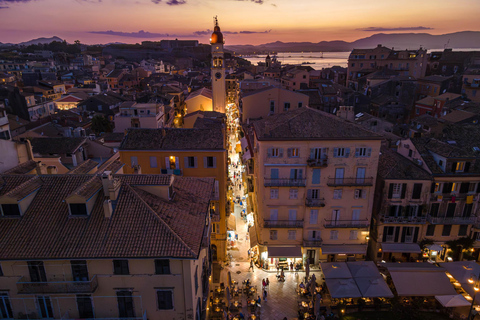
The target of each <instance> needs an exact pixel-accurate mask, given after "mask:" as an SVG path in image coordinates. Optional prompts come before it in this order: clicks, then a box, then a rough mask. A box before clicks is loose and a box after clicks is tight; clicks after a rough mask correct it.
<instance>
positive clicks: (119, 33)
mask: <svg viewBox="0 0 480 320" xmlns="http://www.w3.org/2000/svg"><path fill="white" fill-rule="evenodd" d="M88 33H95V34H106V35H110V36H119V37H130V38H163V37H178V35H174V34H168V33H155V32H148V31H143V30H140V31H138V32H122V31H113V30H107V31H89V32H88Z"/></svg>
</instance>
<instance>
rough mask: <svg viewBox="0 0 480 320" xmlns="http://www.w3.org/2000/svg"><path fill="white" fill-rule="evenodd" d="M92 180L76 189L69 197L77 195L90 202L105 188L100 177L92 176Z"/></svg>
mask: <svg viewBox="0 0 480 320" xmlns="http://www.w3.org/2000/svg"><path fill="white" fill-rule="evenodd" d="M90 178H91V179H90V180H88V181H87V182H85V183H84V184H82V185H81V186H80V187H78V188H77V189H75V190H74V191H73V192H72V193H71V194H70V195H69V196H73V195H77V196H80V197H82V198H85V199H87V200H88V199H90V198H91V197H92V196H93V195H94V194H96V193H97V192H98V191H100V189H101V188H103V185H102V180H101V178H100V176H98V175H96V176H93V177H92V176H90Z"/></svg>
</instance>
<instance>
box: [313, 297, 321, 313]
mask: <svg viewBox="0 0 480 320" xmlns="http://www.w3.org/2000/svg"><path fill="white" fill-rule="evenodd" d="M320 299H321V296H320V293H317V298H316V299H315V307H314V310H313V312H314V313H315V315H316V316H317V317H318V315H319V314H320Z"/></svg>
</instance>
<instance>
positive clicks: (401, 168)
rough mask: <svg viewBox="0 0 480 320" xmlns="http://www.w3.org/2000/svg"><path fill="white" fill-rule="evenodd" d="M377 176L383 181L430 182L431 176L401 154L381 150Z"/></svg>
mask: <svg viewBox="0 0 480 320" xmlns="http://www.w3.org/2000/svg"><path fill="white" fill-rule="evenodd" d="M378 175H379V176H380V177H382V178H383V179H400V180H432V176H431V175H430V174H429V173H428V172H427V171H425V170H423V169H422V168H420V167H419V166H417V165H415V164H414V163H413V162H412V161H410V160H408V159H407V158H405V157H404V156H402V155H401V154H399V153H397V152H395V151H393V150H390V149H387V148H382V150H381V154H380V159H379V163H378Z"/></svg>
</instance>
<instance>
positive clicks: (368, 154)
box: [367, 148, 372, 157]
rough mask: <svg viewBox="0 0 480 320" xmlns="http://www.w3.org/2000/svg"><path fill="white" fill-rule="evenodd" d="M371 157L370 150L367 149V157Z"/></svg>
mask: <svg viewBox="0 0 480 320" xmlns="http://www.w3.org/2000/svg"><path fill="white" fill-rule="evenodd" d="M371 155H372V148H367V157H370V156H371Z"/></svg>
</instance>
